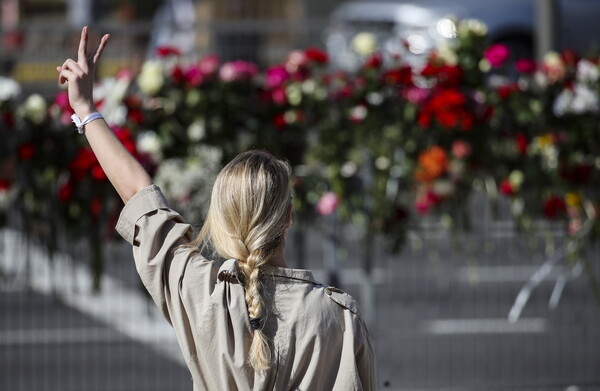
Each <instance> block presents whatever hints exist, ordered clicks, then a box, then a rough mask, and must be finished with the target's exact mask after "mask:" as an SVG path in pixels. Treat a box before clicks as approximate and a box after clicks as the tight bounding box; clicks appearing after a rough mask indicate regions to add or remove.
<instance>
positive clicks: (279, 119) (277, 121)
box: [273, 113, 287, 130]
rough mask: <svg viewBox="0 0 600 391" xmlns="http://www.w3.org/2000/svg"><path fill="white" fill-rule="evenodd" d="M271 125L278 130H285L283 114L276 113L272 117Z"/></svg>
mask: <svg viewBox="0 0 600 391" xmlns="http://www.w3.org/2000/svg"><path fill="white" fill-rule="evenodd" d="M273 125H275V127H276V128H277V129H279V130H283V129H285V127H286V126H287V122H286V121H285V115H284V114H283V113H278V114H276V115H275V116H274V117H273Z"/></svg>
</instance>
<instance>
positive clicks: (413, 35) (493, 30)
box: [325, 0, 600, 70]
mask: <svg viewBox="0 0 600 391" xmlns="http://www.w3.org/2000/svg"><path fill="white" fill-rule="evenodd" d="M555 1H556V3H557V4H556V7H557V12H556V20H555V26H556V33H557V34H556V43H557V49H563V48H571V49H574V50H576V51H578V52H581V53H586V52H587V51H589V50H590V49H593V48H594V45H597V44H598V43H600V27H599V24H598V17H599V16H600V1H599V0H555ZM536 2H537V1H536V0H502V1H497V0H453V1H450V0H413V1H406V0H404V1H402V0H375V1H368V0H361V1H351V2H348V3H344V4H342V5H340V6H339V7H338V8H336V9H335V10H334V11H333V13H332V15H331V17H330V26H329V28H328V29H327V30H326V32H325V46H326V48H327V51H328V53H329V55H330V58H331V62H332V64H333V66H334V67H338V68H342V69H346V70H353V69H356V68H357V67H358V66H359V64H360V63H361V62H362V60H363V57H364V55H365V54H366V53H368V52H369V51H370V50H378V51H380V52H381V53H383V54H384V55H385V56H388V57H390V56H401V57H402V58H403V59H404V60H405V61H407V62H408V63H411V64H413V65H418V64H423V63H424V61H425V58H426V55H427V53H429V52H430V51H431V50H432V49H433V48H434V47H436V46H437V45H438V44H439V43H440V42H442V41H445V40H448V39H451V38H452V37H453V36H454V34H455V32H456V26H455V24H454V23H455V21H456V20H461V19H467V18H468V19H478V20H480V21H482V22H483V23H484V24H485V25H487V30H488V34H489V37H490V40H491V41H492V42H494V43H504V44H506V45H507V46H508V47H509V48H510V49H511V51H512V52H513V53H514V55H515V56H518V57H533V51H534V50H533V48H534V42H535V39H534V38H535V19H536V17H535V12H536V8H535V7H536Z"/></svg>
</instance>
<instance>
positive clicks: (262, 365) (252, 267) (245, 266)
mask: <svg viewBox="0 0 600 391" xmlns="http://www.w3.org/2000/svg"><path fill="white" fill-rule="evenodd" d="M261 252H262V251H260V250H259V251H251V252H250V255H249V256H248V258H247V259H246V260H243V261H241V262H240V268H241V270H242V272H243V273H244V275H245V288H246V295H245V299H246V306H247V307H248V315H249V316H250V318H251V319H261V318H262V316H263V314H264V301H263V297H262V292H261V275H262V273H261V267H262V266H263V265H264V264H266V263H267V262H266V260H265V259H264V258H262V257H261V256H260V255H261V254H260V253H261ZM261 323H262V324H261V325H260V327H258V328H257V329H255V330H254V334H253V336H252V344H251V345H250V352H249V357H248V362H249V363H250V365H251V366H252V367H253V368H254V369H255V370H260V371H262V370H265V369H268V368H269V366H270V363H271V349H270V347H269V343H268V340H267V337H266V336H265V334H264V333H263V331H262V326H263V325H264V320H263V322H261Z"/></svg>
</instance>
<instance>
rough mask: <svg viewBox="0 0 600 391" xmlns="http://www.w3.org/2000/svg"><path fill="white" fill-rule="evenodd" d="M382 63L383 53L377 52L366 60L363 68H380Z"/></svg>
mask: <svg viewBox="0 0 600 391" xmlns="http://www.w3.org/2000/svg"><path fill="white" fill-rule="evenodd" d="M382 64H383V60H382V58H381V54H380V53H375V54H373V55H371V56H370V57H369V58H367V59H366V60H365V63H364V64H363V68H366V69H379V68H381V65H382Z"/></svg>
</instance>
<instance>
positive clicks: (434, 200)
mask: <svg viewBox="0 0 600 391" xmlns="http://www.w3.org/2000/svg"><path fill="white" fill-rule="evenodd" d="M440 201H441V200H440V198H439V197H438V196H437V195H436V194H435V193H434V192H432V191H427V192H426V193H425V194H424V195H422V196H420V197H418V198H417V200H416V201H415V208H416V209H417V212H419V214H421V215H426V214H427V213H429V211H430V210H431V208H433V207H434V206H435V205H436V204H438V203H439V202H440Z"/></svg>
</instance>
